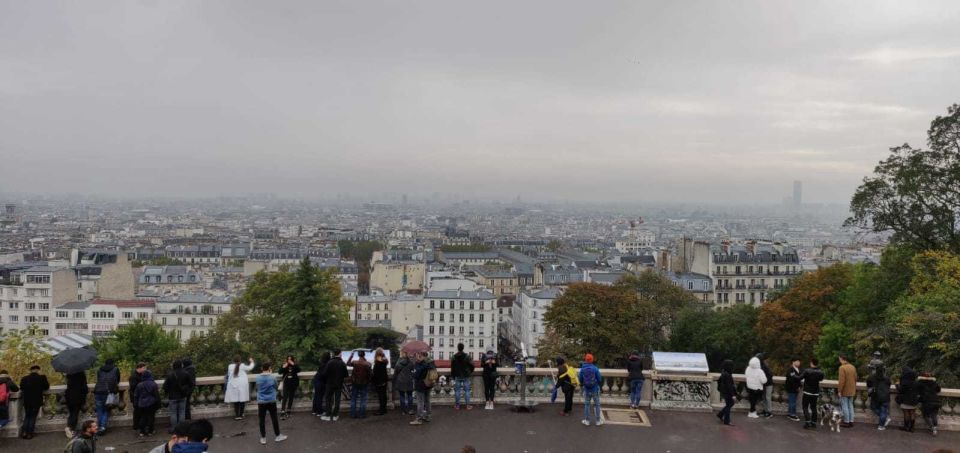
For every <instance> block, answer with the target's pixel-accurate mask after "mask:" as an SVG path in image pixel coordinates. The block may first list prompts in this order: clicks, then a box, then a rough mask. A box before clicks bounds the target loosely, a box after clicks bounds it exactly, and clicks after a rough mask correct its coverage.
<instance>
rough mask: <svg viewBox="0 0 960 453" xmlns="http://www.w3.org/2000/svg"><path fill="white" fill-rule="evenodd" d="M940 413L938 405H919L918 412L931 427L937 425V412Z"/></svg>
mask: <svg viewBox="0 0 960 453" xmlns="http://www.w3.org/2000/svg"><path fill="white" fill-rule="evenodd" d="M939 413H940V407H939V406H938V407H929V406H920V414H921V415H923V421H925V422H927V426H929V427H931V428H936V427H937V423H938V420H937V414H939Z"/></svg>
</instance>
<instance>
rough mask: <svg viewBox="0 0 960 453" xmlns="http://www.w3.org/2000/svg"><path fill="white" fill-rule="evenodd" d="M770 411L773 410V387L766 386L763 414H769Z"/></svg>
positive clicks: (764, 388)
mask: <svg viewBox="0 0 960 453" xmlns="http://www.w3.org/2000/svg"><path fill="white" fill-rule="evenodd" d="M770 409H773V386H772V385H766V386H764V387H763V412H764V413H765V414H769V413H770Z"/></svg>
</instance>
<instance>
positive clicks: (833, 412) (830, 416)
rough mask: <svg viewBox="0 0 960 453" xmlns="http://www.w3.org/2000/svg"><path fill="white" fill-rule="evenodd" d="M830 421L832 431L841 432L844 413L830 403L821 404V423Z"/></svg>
mask: <svg viewBox="0 0 960 453" xmlns="http://www.w3.org/2000/svg"><path fill="white" fill-rule="evenodd" d="M827 422H829V423H830V431H836V432H838V433H839V432H840V423H841V422H843V413H842V412H840V408H839V407H837V406H834V405H833V404H830V403H823V404H821V405H820V425H821V426H823V424H825V423H827Z"/></svg>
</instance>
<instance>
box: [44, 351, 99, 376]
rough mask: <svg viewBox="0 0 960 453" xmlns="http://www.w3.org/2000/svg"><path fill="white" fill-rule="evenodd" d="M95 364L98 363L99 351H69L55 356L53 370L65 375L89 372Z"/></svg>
mask: <svg viewBox="0 0 960 453" xmlns="http://www.w3.org/2000/svg"><path fill="white" fill-rule="evenodd" d="M95 363H97V351H94V350H93V349H90V348H76V349H67V350H65V351H61V352H60V353H59V354H57V355H55V356H53V369H54V370H57V371H59V372H61V373H63V374H73V373H81V372H84V371H87V370H89V369H90V368H92V367H93V365H94V364H95Z"/></svg>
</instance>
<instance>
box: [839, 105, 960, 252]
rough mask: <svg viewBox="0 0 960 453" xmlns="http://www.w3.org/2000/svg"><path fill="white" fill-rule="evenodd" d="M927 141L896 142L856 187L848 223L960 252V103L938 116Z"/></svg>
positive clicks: (897, 239)
mask: <svg viewBox="0 0 960 453" xmlns="http://www.w3.org/2000/svg"><path fill="white" fill-rule="evenodd" d="M927 145H928V146H929V149H918V148H913V147H911V146H910V145H909V144H903V145H901V146H897V147H894V148H891V149H890V156H889V157H887V159H885V160H883V161H881V162H880V163H879V164H878V165H877V166H876V168H875V169H874V174H873V175H872V176H869V177H866V178H864V180H863V184H861V185H860V187H859V188H857V190H856V192H855V193H854V195H853V199H852V200H851V201H850V210H851V212H852V213H853V215H852V216H851V217H850V218H849V219H847V221H846V222H845V224H846V225H850V226H858V227H862V228H868V229H871V230H873V231H876V232H892V233H893V241H894V242H896V243H902V244H907V245H910V246H912V247H913V248H915V249H917V250H928V249H945V250H950V251H952V252H953V253H960V225H958V211H957V209H958V207H960V105H957V104H954V105H952V106H950V107H949V108H948V109H947V115H946V116H938V117H937V118H936V119H934V120H933V122H932V123H931V124H930V129H929V130H928V131H927Z"/></svg>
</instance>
